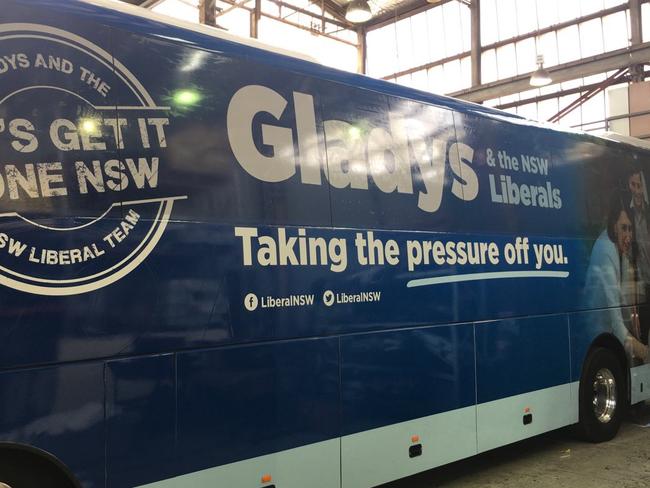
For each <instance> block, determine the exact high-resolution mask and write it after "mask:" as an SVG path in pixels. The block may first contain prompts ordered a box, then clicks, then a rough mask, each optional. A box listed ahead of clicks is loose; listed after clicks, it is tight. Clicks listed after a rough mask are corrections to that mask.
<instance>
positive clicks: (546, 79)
mask: <svg viewBox="0 0 650 488" xmlns="http://www.w3.org/2000/svg"><path fill="white" fill-rule="evenodd" d="M552 81H553V80H552V79H551V75H550V74H549V72H548V71H546V69H544V56H543V55H541V54H538V55H537V70H535V72H534V73H533V74H532V76H531V77H530V84H531V86H546V85H550V84H551V82H552Z"/></svg>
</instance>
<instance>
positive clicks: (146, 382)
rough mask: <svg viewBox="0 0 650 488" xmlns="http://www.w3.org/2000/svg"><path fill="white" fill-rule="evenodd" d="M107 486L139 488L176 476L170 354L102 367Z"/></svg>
mask: <svg viewBox="0 0 650 488" xmlns="http://www.w3.org/2000/svg"><path fill="white" fill-rule="evenodd" d="M106 419H107V426H106V432H107V441H106V443H107V444H106V458H107V459H106V464H107V465H106V473H107V486H109V487H122V486H137V485H141V484H144V483H147V482H151V481H154V480H160V479H164V478H168V477H170V476H171V475H172V474H174V467H175V466H174V461H175V460H174V449H175V434H176V424H175V421H176V385H175V364H174V355H172V354H165V355H161V356H151V357H144V358H133V359H124V360H117V361H111V362H109V363H107V365H106Z"/></svg>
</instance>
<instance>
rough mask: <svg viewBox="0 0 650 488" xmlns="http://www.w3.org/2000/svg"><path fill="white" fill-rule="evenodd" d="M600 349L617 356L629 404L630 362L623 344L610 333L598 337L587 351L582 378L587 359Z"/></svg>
mask: <svg viewBox="0 0 650 488" xmlns="http://www.w3.org/2000/svg"><path fill="white" fill-rule="evenodd" d="M599 347H604V348H605V349H609V350H610V351H612V352H613V353H614V354H615V355H616V358H617V359H618V361H619V363H620V365H621V368H623V373H624V374H625V379H626V381H625V385H624V386H625V395H624V398H625V399H626V401H627V402H628V403H629V401H630V365H629V362H628V358H627V354H626V353H625V349H624V348H623V345H622V344H621V341H619V340H618V339H617V338H616V336H614V335H613V334H610V333H604V334H601V335H599V336H598V337H596V338H595V339H594V340H593V342H592V343H591V345H590V346H589V349H588V350H587V353H586V354H585V357H584V358H582V364H581V365H580V367H581V374H580V377H582V375H583V374H584V364H585V362H586V361H587V358H588V357H589V355H590V354H591V353H592V352H593V351H594V350H595V349H597V348H599Z"/></svg>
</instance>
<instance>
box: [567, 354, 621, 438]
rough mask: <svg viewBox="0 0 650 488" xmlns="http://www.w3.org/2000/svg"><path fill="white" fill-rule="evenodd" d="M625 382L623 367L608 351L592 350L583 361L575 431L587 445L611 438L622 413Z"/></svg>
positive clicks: (617, 426) (619, 423)
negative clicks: (576, 428)
mask: <svg viewBox="0 0 650 488" xmlns="http://www.w3.org/2000/svg"><path fill="white" fill-rule="evenodd" d="M625 391H626V382H625V375H624V374H623V368H622V367H621V363H620V362H619V360H618V358H617V357H616V355H615V354H614V353H613V352H612V351H611V350H609V349H605V348H603V347H599V348H596V349H594V350H593V351H592V352H591V353H590V354H589V356H588V357H587V360H586V361H585V364H584V368H583V371H582V378H581V379H580V422H579V423H578V432H579V434H580V435H581V437H582V438H583V439H585V440H587V441H589V442H604V441H608V440H610V439H613V438H614V437H615V436H616V434H617V433H618V429H619V428H620V426H621V420H622V418H623V413H624V410H625V406H626V405H625V404H626V398H627V395H626V393H625Z"/></svg>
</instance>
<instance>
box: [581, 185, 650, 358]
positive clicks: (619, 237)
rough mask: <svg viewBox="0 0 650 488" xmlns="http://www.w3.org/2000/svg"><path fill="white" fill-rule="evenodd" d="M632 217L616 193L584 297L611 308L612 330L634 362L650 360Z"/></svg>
mask: <svg viewBox="0 0 650 488" xmlns="http://www.w3.org/2000/svg"><path fill="white" fill-rule="evenodd" d="M626 202H627V204H626ZM633 218H634V217H633V215H632V212H631V210H630V206H629V199H627V198H625V197H624V196H623V195H621V194H619V193H617V194H615V195H614V196H613V198H612V199H611V201H610V207H609V212H608V216H607V228H606V229H604V230H603V231H602V232H601V234H600V235H599V236H598V239H596V242H595V243H594V245H593V248H592V250H591V257H590V258H589V268H588V269H587V279H586V283H585V299H586V301H587V303H586V304H587V306H589V307H590V308H608V309H610V310H609V323H610V324H611V327H612V332H613V333H614V335H616V336H617V337H618V338H619V339H620V340H621V341H622V342H623V344H625V349H626V351H627V353H628V355H629V356H630V358H631V359H632V360H633V362H635V363H637V364H638V363H645V362H647V361H648V346H647V345H645V344H643V343H642V342H641V340H640V330H639V329H640V327H639V318H638V312H637V308H636V304H637V303H638V296H639V286H640V285H639V280H638V270H637V267H636V250H635V240H634V226H633ZM620 307H624V308H620Z"/></svg>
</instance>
